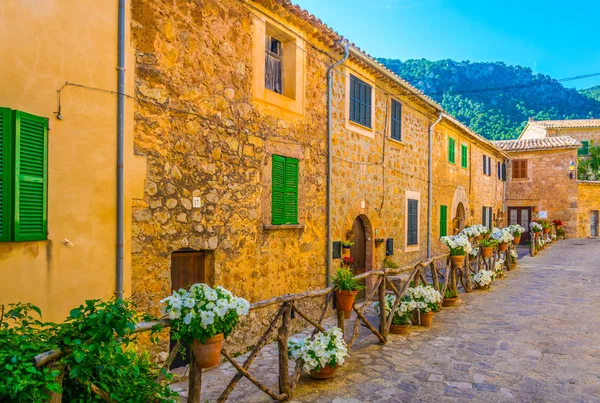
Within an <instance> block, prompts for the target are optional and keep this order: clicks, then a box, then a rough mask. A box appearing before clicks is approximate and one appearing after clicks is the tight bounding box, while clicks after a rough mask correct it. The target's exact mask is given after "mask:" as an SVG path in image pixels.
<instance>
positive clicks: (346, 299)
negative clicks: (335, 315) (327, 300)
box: [335, 290, 358, 319]
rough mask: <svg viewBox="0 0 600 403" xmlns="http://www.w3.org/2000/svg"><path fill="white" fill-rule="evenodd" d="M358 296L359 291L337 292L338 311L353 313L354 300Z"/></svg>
mask: <svg viewBox="0 0 600 403" xmlns="http://www.w3.org/2000/svg"><path fill="white" fill-rule="evenodd" d="M357 294H358V291H343V290H335V299H336V303H337V309H338V311H343V312H350V311H352V304H354V298H356V295H357ZM346 319H347V318H346Z"/></svg>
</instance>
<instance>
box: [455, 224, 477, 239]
mask: <svg viewBox="0 0 600 403" xmlns="http://www.w3.org/2000/svg"><path fill="white" fill-rule="evenodd" d="M460 233H461V234H463V235H466V236H467V237H468V238H474V237H476V236H479V235H481V234H480V233H479V229H478V226H477V225H473V226H470V227H465V228H463V230H462V231H461V232H460Z"/></svg>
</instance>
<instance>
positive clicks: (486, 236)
mask: <svg viewBox="0 0 600 403" xmlns="http://www.w3.org/2000/svg"><path fill="white" fill-rule="evenodd" d="M491 232H492V231H491V230H490V229H489V228H488V227H486V226H485V225H482V226H481V227H479V233H480V234H481V236H483V239H489V238H490V233H491Z"/></svg>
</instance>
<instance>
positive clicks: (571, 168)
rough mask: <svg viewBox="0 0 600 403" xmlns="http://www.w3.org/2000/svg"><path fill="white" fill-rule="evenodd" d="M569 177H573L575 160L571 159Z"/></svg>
mask: <svg viewBox="0 0 600 403" xmlns="http://www.w3.org/2000/svg"><path fill="white" fill-rule="evenodd" d="M569 177H570V178H571V179H575V162H574V161H571V162H570V163H569Z"/></svg>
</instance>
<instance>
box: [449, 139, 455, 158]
mask: <svg viewBox="0 0 600 403" xmlns="http://www.w3.org/2000/svg"><path fill="white" fill-rule="evenodd" d="M455 148H456V147H455V145H454V139H453V138H452V137H448V162H451V163H453V164H454V162H455V161H456V155H455V153H456V150H455Z"/></svg>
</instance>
